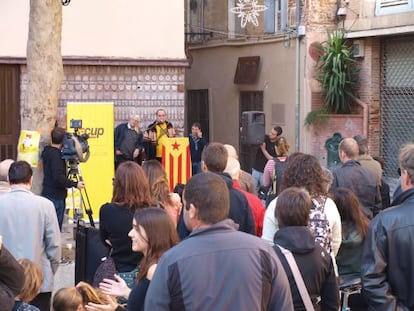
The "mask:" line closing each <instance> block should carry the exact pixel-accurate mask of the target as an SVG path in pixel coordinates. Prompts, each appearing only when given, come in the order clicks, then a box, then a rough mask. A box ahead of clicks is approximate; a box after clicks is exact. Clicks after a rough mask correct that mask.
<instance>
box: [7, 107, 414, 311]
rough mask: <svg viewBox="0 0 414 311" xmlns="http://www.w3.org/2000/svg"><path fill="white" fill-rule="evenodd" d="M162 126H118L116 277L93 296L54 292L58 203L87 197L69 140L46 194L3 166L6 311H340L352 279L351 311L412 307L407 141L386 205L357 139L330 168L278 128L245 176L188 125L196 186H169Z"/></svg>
mask: <svg viewBox="0 0 414 311" xmlns="http://www.w3.org/2000/svg"><path fill="white" fill-rule="evenodd" d="M156 117H157V121H155V122H154V123H153V124H151V125H150V126H149V127H148V129H147V131H146V133H140V132H139V131H137V128H138V122H139V119H138V116H136V115H133V116H131V118H130V120H129V122H128V123H124V124H121V125H119V126H118V127H117V129H116V130H115V133H116V135H115V159H116V161H115V162H116V163H115V164H116V171H115V178H114V180H113V193H112V199H111V202H108V203H105V204H104V205H102V207H101V208H100V213H99V232H100V238H101V241H102V243H104V244H105V245H106V246H107V247H108V250H109V251H108V256H109V257H110V258H111V259H112V260H113V262H114V267H115V270H116V272H114V273H113V274H111V275H109V276H108V277H104V278H103V279H102V280H100V281H99V282H98V284H95V285H96V287H94V286H92V285H91V284H88V283H86V282H80V283H78V284H76V286H73V287H65V288H61V289H59V290H58V291H57V292H55V293H54V295H53V296H52V288H53V277H54V274H55V273H56V270H57V268H58V266H59V262H60V260H61V246H60V230H59V229H60V228H61V225H62V211H61V209H62V208H63V211H64V210H65V206H64V205H62V200H63V199H64V197H65V196H66V189H67V188H70V187H77V188H82V187H84V184H83V182H82V183H80V182H78V181H76V182H73V181H71V180H69V179H68V178H67V176H66V174H65V163H64V161H63V160H61V158H60V157H58V156H57V155H58V152H57V151H59V149H60V148H61V144H62V135H63V136H64V135H65V132H64V131H62V130H60V129H59V128H55V129H53V131H52V135H51V137H52V142H51V146H48V147H46V148H45V150H44V151H43V153H42V157H43V161H44V165H45V166H44V170H45V172H44V173H45V180H44V182H43V189H44V190H43V192H42V196H37V195H35V194H33V193H32V192H31V191H30V188H31V185H32V175H33V171H32V168H31V167H30V165H29V164H28V163H27V162H25V161H16V162H14V161H10V160H6V161H3V162H1V163H0V183H1V184H0V190H1V192H0V237H1V238H0V309H1V310H41V311H43V310H45V311H49V310H50V309H51V308H52V310H55V311H60V310H69V311H71V310H73V311H82V310H89V311H104V310H112V311H120V310H130V311H132V310H139V311H141V310H201V311H202V310H332V311H334V310H336V311H337V310H338V309H339V308H340V305H341V295H340V286H341V284H345V283H346V282H348V281H350V280H352V281H353V282H354V283H355V280H356V282H357V283H358V282H359V283H360V284H361V288H362V289H361V291H360V292H357V293H356V294H355V295H353V296H352V297H351V299H349V301H348V304H349V308H350V310H368V309H370V310H413V309H414V284H413V281H412V279H413V275H412V272H411V271H412V270H414V266H413V264H412V263H411V256H412V255H414V254H413V252H414V245H413V244H414V242H413V241H414V229H413V228H414V220H413V217H411V209H412V208H413V207H414V144H412V143H408V144H406V145H405V146H403V147H402V148H401V150H400V153H399V166H400V170H401V178H400V187H401V190H400V193H398V194H397V196H396V197H395V198H393V201H392V203H391V202H390V199H389V192H388V199H387V196H386V193H385V192H386V191H384V180H383V176H382V175H383V174H382V167H381V163H379V162H378V161H377V160H376V159H374V158H373V157H371V156H370V155H369V153H368V143H367V139H366V138H364V137H362V136H360V135H357V136H355V137H348V138H344V139H343V140H342V141H341V143H340V144H339V148H338V153H339V158H340V160H341V162H342V164H341V165H340V166H339V167H338V168H336V169H335V170H333V171H332V172H331V171H329V170H327V169H326V168H324V167H323V166H322V165H321V164H320V163H319V161H318V159H317V158H316V157H314V156H312V155H310V154H306V153H302V152H294V153H290V146H289V144H288V142H287V139H286V138H285V137H283V136H281V134H282V129H281V128H280V127H274V128H272V129H271V132H270V133H269V135H266V137H265V139H264V142H263V144H261V145H260V146H258V151H257V155H258V156H257V159H256V163H255V166H254V167H253V170H252V174H250V173H248V172H246V171H243V170H242V169H241V166H240V162H239V160H238V154H237V151H236V149H235V148H234V147H233V146H231V145H228V144H227V145H224V144H222V143H218V142H210V143H207V141H206V140H205V139H204V138H203V137H202V134H201V126H200V124H199V123H194V124H193V125H192V134H191V135H190V136H189V145H190V146H191V149H192V151H194V163H193V164H194V165H193V168H194V171H193V176H192V177H191V178H190V179H189V180H188V181H187V183H186V184H177V185H176V187H175V188H174V190H172V189H170V187H169V181H168V177H167V174H166V172H165V170H164V168H163V166H162V165H161V161H160V156H161V154H160V153H159V152H158V151H157V150H158V149H157V148H158V146H157V144H158V143H159V142H158V140H162V139H165V137H170V135H174V134H173V129H172V125H171V123H170V122H168V121H166V119H165V111H164V110H162V109H160V110H158V111H157V114H156ZM148 139H149V141H147V143H149V145H148V146H145V144H146V142H145V140H148ZM53 148H54V149H53ZM148 148H149V149H148ZM151 148H152V149H151ZM149 154H152V155H153V157H152V158H148V157H147V156H148V155H149ZM143 155H145V157H144V156H143ZM259 155H260V156H259ZM62 161H63V162H62ZM388 189H389V188H388ZM388 191H389V190H388ZM269 198H270V199H269ZM384 198H385V201H386V202H384ZM266 199H267V200H266ZM16 259H18V260H16ZM5 271H7V273H5Z"/></svg>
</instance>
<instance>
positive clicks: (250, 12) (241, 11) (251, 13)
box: [230, 0, 267, 28]
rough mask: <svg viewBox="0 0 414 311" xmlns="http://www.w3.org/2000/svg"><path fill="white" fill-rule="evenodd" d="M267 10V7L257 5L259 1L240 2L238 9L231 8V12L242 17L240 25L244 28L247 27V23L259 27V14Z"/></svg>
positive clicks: (241, 0)
mask: <svg viewBox="0 0 414 311" xmlns="http://www.w3.org/2000/svg"><path fill="white" fill-rule="evenodd" d="M265 10H267V7H266V6H265V5H260V4H257V0H239V3H237V7H235V8H230V11H231V12H232V13H234V14H237V17H240V18H241V20H240V25H241V27H242V28H245V27H246V24H247V23H252V24H253V25H255V26H256V27H257V26H259V21H258V19H257V17H258V16H259V12H263V11H265Z"/></svg>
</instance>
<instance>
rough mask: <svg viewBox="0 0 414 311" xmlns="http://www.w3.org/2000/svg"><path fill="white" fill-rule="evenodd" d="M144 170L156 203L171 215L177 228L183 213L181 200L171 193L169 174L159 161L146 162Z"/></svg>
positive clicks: (143, 165)
mask: <svg viewBox="0 0 414 311" xmlns="http://www.w3.org/2000/svg"><path fill="white" fill-rule="evenodd" d="M142 169H143V171H144V172H145V174H146V175H147V177H148V180H149V184H150V191H151V194H152V197H153V198H154V200H155V202H157V204H159V205H160V207H162V208H163V209H165V211H166V212H167V213H168V214H169V215H170V217H171V219H172V221H173V223H174V225H175V226H177V223H178V218H179V217H180V213H181V199H180V197H179V196H178V195H177V194H176V193H172V192H171V191H170V187H169V183H168V179H167V174H166V173H165V170H164V168H163V167H162V165H161V163H160V162H159V161H157V160H149V161H145V162H144V163H143V164H142Z"/></svg>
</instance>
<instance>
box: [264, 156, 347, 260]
mask: <svg viewBox="0 0 414 311" xmlns="http://www.w3.org/2000/svg"><path fill="white" fill-rule="evenodd" d="M287 161H288V163H287V165H286V169H285V174H284V176H283V180H282V184H281V190H283V189H286V188H289V187H299V188H305V189H306V190H307V191H308V192H309V194H310V195H311V197H312V198H313V199H323V200H324V201H325V205H324V208H323V211H324V212H325V214H326V218H327V220H328V222H329V226H330V231H331V235H332V240H331V245H330V249H331V251H332V255H333V256H336V255H337V254H338V251H339V247H340V246H341V241H342V226H341V216H340V215H339V212H338V208H337V207H336V205H335V203H334V201H333V200H332V199H330V198H329V197H327V188H328V187H327V184H328V183H329V180H327V177H326V174H325V173H324V172H323V168H322V166H321V165H320V163H319V161H318V159H317V158H315V157H314V156H312V155H308V154H303V153H299V152H298V153H294V154H292V155H290V157H289V158H288V160H287ZM276 202H277V198H276V199H274V200H273V201H272V202H270V204H269V206H268V208H267V210H266V213H265V217H264V221H263V233H262V238H263V239H264V240H266V241H268V242H269V243H270V244H273V237H274V235H275V233H276V231H278V230H279V225H278V223H277V219H276V217H275V206H276Z"/></svg>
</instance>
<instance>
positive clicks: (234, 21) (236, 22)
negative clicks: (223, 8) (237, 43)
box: [227, 0, 246, 39]
mask: <svg viewBox="0 0 414 311" xmlns="http://www.w3.org/2000/svg"><path fill="white" fill-rule="evenodd" d="M237 2H238V1H237V0H228V1H227V3H228V10H227V12H228V33H229V34H228V38H229V39H234V38H237V37H240V36H242V35H244V34H246V29H245V28H242V27H241V21H240V18H239V17H238V16H237V14H234V13H233V12H232V11H230V8H234V7H236V6H237Z"/></svg>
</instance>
